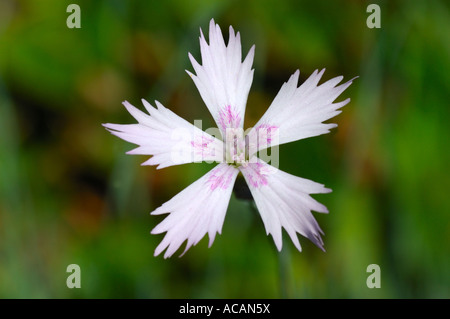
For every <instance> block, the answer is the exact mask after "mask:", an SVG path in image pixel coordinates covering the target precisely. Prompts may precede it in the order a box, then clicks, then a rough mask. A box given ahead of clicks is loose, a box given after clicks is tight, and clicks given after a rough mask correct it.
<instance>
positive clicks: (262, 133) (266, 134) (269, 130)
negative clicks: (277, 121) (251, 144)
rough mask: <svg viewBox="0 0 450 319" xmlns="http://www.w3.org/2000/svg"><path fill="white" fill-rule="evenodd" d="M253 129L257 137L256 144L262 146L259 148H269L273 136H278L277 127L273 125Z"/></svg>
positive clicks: (263, 125) (262, 125)
mask: <svg viewBox="0 0 450 319" xmlns="http://www.w3.org/2000/svg"><path fill="white" fill-rule="evenodd" d="M255 129H256V132H257V135H258V143H259V144H262V145H261V146H270V144H271V143H272V138H273V137H274V136H275V134H278V126H275V125H269V124H260V125H258V126H257V127H256V128H255Z"/></svg>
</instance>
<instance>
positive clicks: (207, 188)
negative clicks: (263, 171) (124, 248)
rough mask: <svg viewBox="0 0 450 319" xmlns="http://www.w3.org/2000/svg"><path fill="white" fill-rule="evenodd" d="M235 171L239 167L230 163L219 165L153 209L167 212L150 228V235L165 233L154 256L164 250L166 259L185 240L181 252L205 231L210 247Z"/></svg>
mask: <svg viewBox="0 0 450 319" xmlns="http://www.w3.org/2000/svg"><path fill="white" fill-rule="evenodd" d="M238 173H239V170H237V169H236V168H234V167H233V166H230V165H227V164H224V163H222V164H219V165H217V166H216V167H215V168H214V169H212V170H211V171H210V172H208V173H207V174H206V175H204V176H203V177H202V178H200V179H199V180H197V181H196V182H194V183H193V184H191V185H190V186H188V187H187V188H185V189H184V190H183V191H181V192H180V193H179V194H177V195H176V196H175V197H173V198H172V199H171V200H169V201H168V202H166V203H165V204H163V205H162V206H161V207H159V208H157V209H156V210H155V211H154V212H152V213H151V214H152V215H159V214H166V213H170V214H169V215H168V216H167V217H166V218H165V219H164V220H163V221H162V222H161V223H160V224H158V225H157V226H156V227H155V228H154V229H153V230H152V234H160V233H164V232H167V233H166V235H165V237H164V239H163V240H162V242H161V243H160V244H159V245H158V247H157V248H156V250H155V256H157V255H159V254H160V253H161V252H162V251H164V250H165V249H167V250H166V252H165V254H164V258H168V257H170V256H172V255H173V253H174V252H175V251H177V250H178V248H179V247H180V246H181V245H182V244H183V242H184V241H186V240H187V244H186V249H185V250H184V252H183V254H184V253H185V252H186V251H187V250H188V249H189V248H190V247H191V246H193V245H196V244H197V243H198V242H199V241H200V240H201V239H202V238H203V237H204V236H205V235H206V233H208V235H209V246H211V245H212V243H213V241H214V238H215V236H216V233H219V234H220V233H221V230H222V225H223V222H224V219H225V213H226V211H227V207H228V203H229V201H230V196H231V191H232V190H233V185H234V181H235V179H236V176H237V174H238Z"/></svg>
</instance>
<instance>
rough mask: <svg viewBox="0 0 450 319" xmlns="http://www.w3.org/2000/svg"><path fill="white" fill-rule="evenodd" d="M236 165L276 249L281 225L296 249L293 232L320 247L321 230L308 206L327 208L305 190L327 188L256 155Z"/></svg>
mask: <svg viewBox="0 0 450 319" xmlns="http://www.w3.org/2000/svg"><path fill="white" fill-rule="evenodd" d="M239 169H240V171H241V172H242V174H243V175H244V178H245V180H246V181H247V184H248V186H249V188H250V191H251V193H252V196H253V199H254V200H255V204H256V206H257V208H258V210H259V213H260V214H261V218H262V220H263V222H264V226H265V228H266V232H267V234H271V235H272V237H273V239H274V241H275V245H276V246H277V248H278V250H281V247H282V234H281V233H282V228H284V229H285V230H286V231H287V233H288V234H289V236H290V237H291V239H292V241H293V243H294V245H295V247H297V249H298V250H299V251H301V246H300V243H299V241H298V238H297V234H296V233H299V234H301V235H302V236H304V237H307V238H309V239H310V240H311V241H312V242H313V243H314V244H316V245H317V246H318V247H319V248H321V249H322V250H323V241H322V238H321V236H320V234H323V232H322V230H321V229H320V227H319V225H318V223H317V221H316V220H315V219H314V216H313V215H312V213H311V210H314V211H316V212H320V213H328V210H327V208H326V207H325V206H324V205H322V204H320V203H319V202H317V201H316V200H315V199H313V198H312V197H311V196H309V194H317V193H329V192H331V190H330V189H328V188H325V187H324V186H323V185H321V184H319V183H316V182H313V181H310V180H307V179H304V178H300V177H297V176H294V175H291V174H288V173H285V172H283V171H281V170H279V169H276V168H275V167H273V166H271V165H269V164H267V163H265V162H263V161H262V160H259V159H258V160H256V161H254V162H253V163H250V164H248V165H247V166H246V167H244V166H241V167H240V168H239Z"/></svg>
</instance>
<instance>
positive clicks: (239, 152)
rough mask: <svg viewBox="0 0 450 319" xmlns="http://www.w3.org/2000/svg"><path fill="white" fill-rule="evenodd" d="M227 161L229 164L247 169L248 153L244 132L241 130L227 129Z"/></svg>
mask: <svg viewBox="0 0 450 319" xmlns="http://www.w3.org/2000/svg"><path fill="white" fill-rule="evenodd" d="M225 160H226V162H227V163H228V164H230V165H233V166H236V167H239V166H241V165H242V166H244V167H246V166H247V164H248V152H246V143H245V138H244V131H243V130H242V129H241V128H227V129H226V134H225Z"/></svg>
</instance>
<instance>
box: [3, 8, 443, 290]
mask: <svg viewBox="0 0 450 319" xmlns="http://www.w3.org/2000/svg"><path fill="white" fill-rule="evenodd" d="M371 2H375V3H378V4H379V5H380V6H381V29H369V28H368V27H367V26H366V19H367V17H368V15H369V14H368V13H367V12H366V8H367V5H368V4H369V3H371ZM70 3H77V4H79V5H80V7H81V29H69V28H67V26H66V19H67V17H68V15H69V13H67V12H66V8H67V5H68V4H70ZM211 18H214V19H215V20H216V22H218V23H219V24H220V25H221V27H222V30H223V31H224V34H225V35H226V37H228V26H229V25H233V27H234V28H235V30H239V31H240V32H241V37H242V45H243V49H244V51H245V53H247V51H248V50H249V49H250V47H251V45H253V44H256V55H255V62H254V68H255V76H254V82H253V85H252V89H251V92H250V96H249V99H248V108H247V112H246V127H249V126H252V125H253V124H255V123H256V121H257V120H258V118H259V117H260V116H261V115H262V114H263V113H264V111H265V109H266V108H267V107H268V106H269V104H270V102H271V100H272V99H273V98H274V97H275V95H276V93H277V92H278V90H279V88H280V87H281V85H282V83H283V82H285V81H286V80H287V79H288V78H289V76H290V75H291V74H292V73H293V72H294V71H295V70H296V69H297V68H299V69H300V70H301V72H302V75H301V80H302V81H303V80H304V79H305V78H306V77H307V76H308V75H309V74H311V73H312V72H313V71H314V70H315V69H317V68H319V69H321V68H323V67H326V68H327V71H326V72H325V75H324V80H327V79H330V78H332V77H335V76H338V75H344V79H350V78H352V77H354V76H359V79H357V80H356V81H355V82H354V84H353V85H352V86H351V87H350V88H349V89H348V90H346V91H345V92H344V93H343V94H342V96H341V97H340V98H339V99H338V100H343V99H345V98H347V97H350V98H351V99H352V101H351V102H350V103H349V104H348V105H347V106H345V108H344V112H343V113H342V114H341V115H339V116H338V117H336V118H335V119H333V121H332V122H334V123H338V125H339V126H338V128H337V129H334V130H333V131H332V133H331V134H327V135H322V136H319V137H314V138H310V139H307V140H302V141H298V142H294V143H290V144H287V145H283V146H282V147H281V148H280V167H281V169H283V170H285V171H287V172H289V173H291V174H294V175H297V176H301V177H304V178H309V179H312V180H314V181H317V182H320V183H324V184H325V185H326V186H327V187H330V188H332V189H333V193H331V194H326V195H318V196H315V198H316V199H318V200H319V201H321V202H322V203H324V204H325V205H326V206H327V207H328V208H329V210H330V214H329V215H321V214H315V216H316V217H317V219H318V221H319V223H320V225H321V226H322V228H323V230H324V231H325V234H326V236H325V237H324V241H325V248H326V250H327V252H326V253H323V252H322V251H321V250H319V249H318V248H316V247H315V246H314V245H313V244H311V243H310V242H309V241H308V240H306V239H305V238H303V237H301V238H300V241H301V244H302V246H303V252H302V253H300V252H298V251H297V250H296V249H295V247H294V246H293V245H292V243H291V242H290V239H289V238H288V237H287V236H285V238H284V248H283V251H282V253H281V254H280V253H278V252H277V251H276V249H275V245H274V243H273V241H272V238H271V237H268V236H266V234H265V230H264V227H263V224H262V222H261V219H260V217H259V216H258V215H257V214H256V213H255V212H254V211H253V210H252V209H251V205H250V204H249V203H248V202H245V201H240V200H238V199H236V197H235V196H234V195H233V196H232V199H231V202H230V205H229V208H228V213H227V217H226V219H225V224H224V226H223V232H222V235H220V236H217V237H216V240H215V243H214V245H213V246H212V247H211V248H210V249H208V247H207V239H203V240H202V241H201V242H200V243H199V244H198V245H197V246H195V247H193V248H191V249H190V250H189V251H188V253H187V254H186V255H185V256H183V257H182V258H178V257H177V254H176V255H174V257H172V258H171V259H168V260H164V259H163V258H162V257H161V256H159V257H156V258H155V257H153V251H154V249H155V248H156V246H157V244H158V243H159V242H160V241H161V239H162V237H163V235H150V234H149V232H150V230H151V229H152V228H153V227H154V226H155V225H156V224H157V223H158V222H160V221H161V219H162V216H150V215H149V213H150V212H151V211H153V210H154V209H155V208H156V207H157V206H159V205H161V204H162V203H163V202H165V201H167V200H169V199H170V198H171V197H172V196H174V195H175V194H177V193H178V192H179V191H181V190H182V189H184V187H186V186H188V185H189V184H190V183H192V182H194V181H195V180H196V179H198V178H199V177H201V176H202V175H203V174H204V173H205V172H207V171H208V170H210V169H211V168H212V166H211V165H208V164H188V165H183V166H177V167H170V168H166V169H163V170H156V169H155V168H154V167H149V166H145V167H141V166H140V165H139V164H140V163H142V162H143V161H145V160H146V159H147V157H145V156H129V155H125V154H124V153H125V151H127V150H130V149H132V148H133V145H131V144H128V143H126V142H124V141H122V140H120V139H118V138H116V137H114V136H112V135H110V134H109V133H108V132H107V131H106V130H105V129H104V128H103V127H102V126H101V123H107V122H109V123H132V122H134V119H133V118H132V117H131V116H130V115H129V114H128V113H127V112H126V110H125V109H124V108H123V107H122V105H121V102H122V101H123V100H128V101H130V102H131V103H133V104H134V105H136V106H138V107H141V108H142V105H141V104H140V99H141V98H146V99H148V100H149V101H153V100H154V99H157V100H159V101H161V102H162V103H163V104H164V105H165V106H166V107H169V108H170V109H171V110H173V111H174V112H176V113H177V114H178V115H180V116H182V117H184V118H186V119H187V120H189V121H190V122H193V121H194V120H195V119H202V120H203V121H204V122H203V123H204V125H203V127H204V128H207V127H210V126H212V125H213V121H212V119H211V116H210V115H209V113H208V112H207V109H206V107H205V105H204V103H203V101H202V100H201V98H200V95H199V93H198V91H197V89H196V87H195V85H194V84H193V82H192V81H191V79H190V78H189V76H188V75H187V74H186V73H185V71H184V70H185V69H188V70H192V67H191V65H190V62H189V59H188V56H187V53H188V52H191V53H192V54H193V55H194V56H195V57H196V58H197V59H198V60H200V53H199V44H198V36H199V27H201V28H202V29H203V30H204V31H206V30H207V27H208V24H209V20H210V19H211ZM449 57H450V10H449V4H448V2H445V1H406V0H405V1H362V0H354V1H327V0H320V1H319V0H316V1H268V0H263V1H221V2H216V1H211V0H196V1H184V0H172V1H119V0H109V1H107V0H104V1H75V0H73V1H61V0H46V1H31V0H30V1H25V0H23V1H12V0H1V1H0V297H3V298H449V297H450V271H449V269H450V251H449V242H450V223H449V213H450V196H449V194H448V193H449V190H450V176H449V172H448V169H449V163H450V150H449V146H448V142H449V136H450V128H449V118H450V116H449V115H450V109H449V104H448V102H449V97H450V96H449V91H450V90H449V88H450V76H449V72H450V61H449ZM285 235H286V234H285ZM69 264H78V265H80V267H81V289H68V288H67V287H66V278H67V276H68V275H69V274H68V273H67V272H66V267H67V266H68V265H69ZM369 264H378V265H379V266H380V267H381V288H380V289H369V288H368V287H367V286H366V279H367V277H368V275H369V273H367V272H366V268H367V266H368V265H369Z"/></svg>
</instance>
